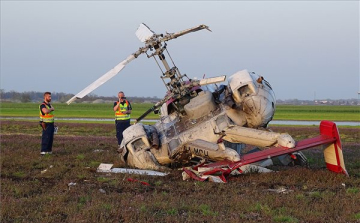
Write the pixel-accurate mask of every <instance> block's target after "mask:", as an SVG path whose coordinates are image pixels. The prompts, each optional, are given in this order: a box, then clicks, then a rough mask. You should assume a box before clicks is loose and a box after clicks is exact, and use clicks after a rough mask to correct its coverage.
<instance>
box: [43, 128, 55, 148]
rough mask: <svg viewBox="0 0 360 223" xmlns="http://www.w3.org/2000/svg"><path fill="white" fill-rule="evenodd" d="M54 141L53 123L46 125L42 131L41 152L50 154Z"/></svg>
mask: <svg viewBox="0 0 360 223" xmlns="http://www.w3.org/2000/svg"><path fill="white" fill-rule="evenodd" d="M53 141H54V123H46V128H45V129H43V131H42V138H41V152H51V150H52V145H53Z"/></svg>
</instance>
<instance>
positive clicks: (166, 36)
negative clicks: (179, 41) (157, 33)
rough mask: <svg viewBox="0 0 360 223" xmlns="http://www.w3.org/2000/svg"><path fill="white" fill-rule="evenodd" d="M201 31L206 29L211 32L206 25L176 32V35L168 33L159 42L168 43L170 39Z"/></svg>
mask: <svg viewBox="0 0 360 223" xmlns="http://www.w3.org/2000/svg"><path fill="white" fill-rule="evenodd" d="M202 29H207V30H209V31H210V32H211V30H210V29H209V27H208V26H207V25H198V26H196V27H193V28H190V29H185V30H183V31H180V32H177V33H168V34H166V35H165V36H164V37H163V38H162V39H161V41H168V40H171V39H175V38H178V37H179V36H182V35H185V34H188V33H191V32H196V31H199V30H202Z"/></svg>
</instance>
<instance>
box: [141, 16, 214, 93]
mask: <svg viewBox="0 0 360 223" xmlns="http://www.w3.org/2000/svg"><path fill="white" fill-rule="evenodd" d="M202 29H207V30H209V31H211V30H210V29H209V27H208V26H206V25H199V26H196V27H193V28H190V29H186V30H183V31H180V32H177V33H166V34H165V35H163V34H155V33H154V32H153V31H152V30H150V28H149V27H148V26H146V25H145V24H144V23H142V24H140V27H139V28H138V30H137V31H136V35H137V37H138V38H139V39H140V40H141V41H142V42H145V45H146V48H147V49H150V50H153V49H154V50H155V52H154V53H152V54H150V55H147V57H148V58H150V57H154V58H155V56H157V57H158V58H159V60H160V61H161V62H162V64H163V66H164V68H165V70H166V71H165V72H163V76H162V77H161V78H162V79H163V82H164V84H165V86H166V88H167V89H168V91H170V92H171V93H173V95H174V96H175V97H176V98H180V97H182V96H184V95H186V94H187V93H188V92H187V91H186V87H185V86H184V85H185V83H184V80H183V77H185V76H186V75H181V73H180V71H179V69H178V68H177V67H176V66H175V64H174V62H173V66H172V67H170V65H169V63H168V62H167V60H166V58H165V55H164V51H165V50H166V46H167V44H166V41H169V40H172V39H175V38H177V37H179V36H182V35H185V34H188V33H191V32H196V31H199V30H202ZM167 53H168V55H169V56H170V54H169V52H167ZM170 58H171V57H170ZM155 60H156V59H155ZM160 69H161V68H160ZM167 78H169V79H170V81H169V82H168V83H166V82H165V81H164V79H167Z"/></svg>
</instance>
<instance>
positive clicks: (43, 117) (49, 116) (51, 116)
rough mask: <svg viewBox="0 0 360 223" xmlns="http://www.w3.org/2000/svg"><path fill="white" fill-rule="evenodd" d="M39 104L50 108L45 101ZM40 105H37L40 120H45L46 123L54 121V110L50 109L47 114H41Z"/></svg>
mask: <svg viewBox="0 0 360 223" xmlns="http://www.w3.org/2000/svg"><path fill="white" fill-rule="evenodd" d="M41 105H45V107H46V108H47V109H50V107H49V106H48V105H47V104H46V103H42V104H41ZM41 105H39V110H40V122H47V123H53V122H54V111H51V112H50V113H49V114H44V115H43V114H42V112H41Z"/></svg>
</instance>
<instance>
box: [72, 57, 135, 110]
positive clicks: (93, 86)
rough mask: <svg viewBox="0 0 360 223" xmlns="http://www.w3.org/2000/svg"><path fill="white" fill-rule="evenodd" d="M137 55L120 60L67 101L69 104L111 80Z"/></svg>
mask: <svg viewBox="0 0 360 223" xmlns="http://www.w3.org/2000/svg"><path fill="white" fill-rule="evenodd" d="M136 57H137V56H136V55H134V54H131V55H130V56H128V57H127V58H126V59H125V60H123V61H122V62H120V63H119V64H118V65H116V66H115V67H114V68H113V69H111V70H109V71H108V72H107V73H105V74H104V75H103V76H101V77H100V78H99V79H97V80H96V81H94V82H93V83H92V84H90V85H89V86H87V87H86V88H85V89H84V90H82V91H80V92H79V93H78V94H76V95H75V96H74V97H72V98H71V99H70V100H68V101H67V102H66V103H67V104H68V105H69V104H70V103H71V102H73V101H75V100H76V99H79V98H83V97H84V96H86V95H87V94H89V93H90V92H92V91H93V90H95V89H96V88H98V87H99V86H101V85H102V84H104V83H105V82H107V81H108V80H110V79H111V78H112V77H114V76H115V75H116V74H118V73H119V72H120V71H121V70H122V69H124V67H125V66H126V65H127V64H128V63H130V62H131V61H132V60H133V59H135V58H136Z"/></svg>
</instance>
